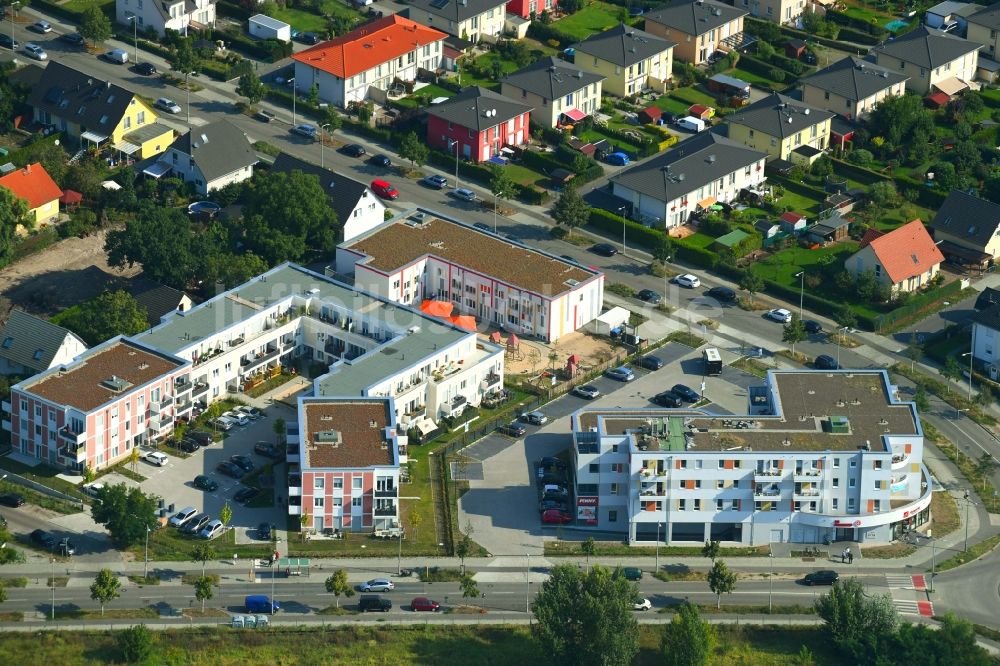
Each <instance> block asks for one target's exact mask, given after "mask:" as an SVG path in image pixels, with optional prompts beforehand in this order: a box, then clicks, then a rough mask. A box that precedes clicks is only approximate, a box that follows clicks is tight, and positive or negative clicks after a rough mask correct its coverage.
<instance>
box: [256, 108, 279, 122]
mask: <svg viewBox="0 0 1000 666" xmlns="http://www.w3.org/2000/svg"><path fill="white" fill-rule="evenodd" d="M253 117H254V118H256V119H257V120H259V121H261V122H262V123H269V122H271V121H272V120H274V118H275V116H274V114H273V113H271V112H270V111H268V110H267V109H258V110H257V112H256V113H255V114H253Z"/></svg>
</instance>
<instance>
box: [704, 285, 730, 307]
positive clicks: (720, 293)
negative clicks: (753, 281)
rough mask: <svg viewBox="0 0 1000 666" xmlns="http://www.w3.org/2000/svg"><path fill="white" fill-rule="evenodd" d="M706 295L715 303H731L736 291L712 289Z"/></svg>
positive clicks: (721, 288) (723, 288)
mask: <svg viewBox="0 0 1000 666" xmlns="http://www.w3.org/2000/svg"><path fill="white" fill-rule="evenodd" d="M707 294H708V295H709V296H711V297H712V298H714V299H715V300H717V301H722V302H723V303H732V302H733V301H735V300H736V291H735V290H733V289H730V288H729V287H712V288H711V289H709V290H708V292H707Z"/></svg>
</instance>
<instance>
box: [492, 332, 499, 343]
mask: <svg viewBox="0 0 1000 666" xmlns="http://www.w3.org/2000/svg"><path fill="white" fill-rule="evenodd" d="M490 342H500V331H493V332H492V333H490Z"/></svg>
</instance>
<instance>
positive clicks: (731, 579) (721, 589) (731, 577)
mask: <svg viewBox="0 0 1000 666" xmlns="http://www.w3.org/2000/svg"><path fill="white" fill-rule="evenodd" d="M708 589H710V590H712V592H713V593H714V594H715V596H716V597H717V601H716V604H715V607H716V608H722V595H723V594H732V593H733V590H735V589H736V574H735V573H734V572H732V571H730V570H729V567H727V566H726V563H725V562H724V561H722V560H716V561H715V564H713V565H712V570H711V571H709V572H708Z"/></svg>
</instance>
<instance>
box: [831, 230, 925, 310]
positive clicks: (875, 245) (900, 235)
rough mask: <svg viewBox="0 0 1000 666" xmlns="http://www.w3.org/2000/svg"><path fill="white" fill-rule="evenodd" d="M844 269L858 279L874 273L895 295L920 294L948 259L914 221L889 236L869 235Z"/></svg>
mask: <svg viewBox="0 0 1000 666" xmlns="http://www.w3.org/2000/svg"><path fill="white" fill-rule="evenodd" d="M865 241H867V242H862V243H861V245H860V249H859V250H858V251H857V252H855V253H854V254H853V255H851V256H850V257H848V258H847V261H845V262H844V267H845V268H846V269H847V272H849V273H850V274H851V275H853V276H854V277H855V278H857V277H858V276H859V275H861V274H862V273H864V272H866V271H872V272H873V273H874V274H875V278H876V279H877V280H878V281H879V282H881V283H882V284H884V285H887V286H889V288H890V289H891V290H892V292H893V293H895V292H900V291H901V292H910V291H916V290H917V289H919V288H920V287H923V286H925V285H927V283H928V282H930V281H931V280H932V279H934V276H935V275H937V272H938V268H940V266H941V262H942V261H944V255H943V254H941V250H939V249H938V247H937V245H935V244H934V239H933V238H931V235H930V234H929V233H927V228H926V227H924V223H923V222H921V221H920V220H912V221H910V222H907V223H906V224H904V225H903V226H901V227H898V228H896V229H893V230H892V231H890V232H888V233H884V234H883V233H879V232H875V233H869V234H866V235H865Z"/></svg>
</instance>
